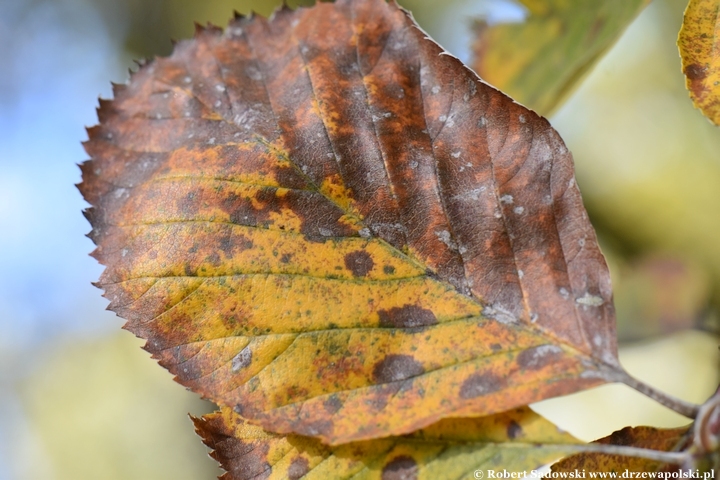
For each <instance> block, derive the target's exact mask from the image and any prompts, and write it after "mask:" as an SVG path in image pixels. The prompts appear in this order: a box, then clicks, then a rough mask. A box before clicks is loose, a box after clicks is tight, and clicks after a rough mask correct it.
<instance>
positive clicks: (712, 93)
mask: <svg viewBox="0 0 720 480" xmlns="http://www.w3.org/2000/svg"><path fill="white" fill-rule="evenodd" d="M718 11H720V1H718V0H690V2H689V3H688V6H687V9H686V10H685V17H684V19H683V24H682V28H681V29H680V34H679V36H678V48H679V49H680V57H681V59H682V68H683V73H684V74H685V84H686V86H687V89H688V91H689V92H690V98H691V99H692V101H693V104H694V105H695V107H697V108H699V109H700V111H701V112H702V113H703V115H705V116H706V117H707V118H708V119H710V121H711V122H713V123H714V124H715V125H720V49H719V47H720V22H718Z"/></svg>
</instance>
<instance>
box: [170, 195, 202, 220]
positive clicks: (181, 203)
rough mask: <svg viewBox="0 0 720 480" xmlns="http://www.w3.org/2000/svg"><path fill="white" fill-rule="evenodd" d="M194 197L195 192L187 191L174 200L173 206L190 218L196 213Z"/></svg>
mask: <svg viewBox="0 0 720 480" xmlns="http://www.w3.org/2000/svg"><path fill="white" fill-rule="evenodd" d="M195 197H196V193H195V192H189V193H188V194H187V195H185V196H183V197H180V198H179V199H178V200H177V201H176V203H175V208H177V210H178V212H181V213H183V214H185V215H187V216H188V218H192V217H193V216H195V215H196V214H197V213H198V202H196V201H195Z"/></svg>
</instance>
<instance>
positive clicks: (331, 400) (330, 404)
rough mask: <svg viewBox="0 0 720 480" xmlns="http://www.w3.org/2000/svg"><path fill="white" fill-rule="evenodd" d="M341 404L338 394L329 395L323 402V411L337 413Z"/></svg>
mask: <svg viewBox="0 0 720 480" xmlns="http://www.w3.org/2000/svg"><path fill="white" fill-rule="evenodd" d="M342 406H343V402H342V400H340V398H338V396H337V395H334V394H333V395H330V396H329V397H328V398H327V400H325V401H324V402H323V407H325V411H326V412H327V413H329V414H330V415H332V414H334V413H337V411H338V410H340V409H341V408H342Z"/></svg>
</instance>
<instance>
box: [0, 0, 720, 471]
mask: <svg viewBox="0 0 720 480" xmlns="http://www.w3.org/2000/svg"><path fill="white" fill-rule="evenodd" d="M278 3H280V2H279V1H275V0H267V1H263V0H255V1H251V0H234V1H231V0H213V1H204V2H198V1H191V0H156V1H153V2H146V1H142V0H122V1H119V0H0V44H1V45H3V47H2V48H1V49H0V65H2V67H0V72H2V74H0V252H1V253H0V480H5V479H40V478H42V479H90V478H92V479H95V478H104V479H165V478H167V479H171V478H172V479H181V480H182V479H200V478H214V476H216V475H217V474H218V473H219V471H218V470H217V468H216V466H215V462H214V461H213V460H211V459H210V458H208V457H207V450H206V449H205V447H204V446H203V445H202V444H201V442H200V440H199V438H198V437H196V436H195V434H194V432H193V429H192V425H191V423H190V421H189V419H188V417H187V414H188V412H190V413H192V414H194V415H200V414H203V413H205V412H207V411H209V410H211V409H212V405H210V404H207V403H206V402H203V401H201V400H199V399H198V398H197V396H196V395H194V394H192V393H190V392H186V391H185V389H184V388H183V387H181V386H180V385H178V384H176V383H174V382H173V381H172V380H171V376H170V374H168V373H167V372H166V371H164V370H163V369H162V368H160V367H159V366H158V365H157V364H155V362H153V361H151V360H150V358H149V355H148V354H146V353H145V352H144V351H142V350H141V349H140V348H139V347H140V346H141V345H142V343H143V342H141V341H139V340H137V339H135V338H134V337H133V336H132V335H131V334H129V333H127V332H124V331H121V330H120V327H121V326H122V323H123V322H122V321H121V320H120V319H119V318H117V317H115V316H114V315H113V314H111V313H109V312H106V311H105V306H106V304H107V302H106V301H105V300H104V299H103V298H101V296H100V291H99V290H97V289H95V288H94V287H92V285H91V282H92V281H94V280H96V279H97V278H98V276H99V275H100V272H101V270H102V269H101V267H100V266H99V265H98V264H97V263H96V262H95V261H94V260H93V259H92V258H90V257H89V256H88V253H89V252H90V251H91V250H92V249H93V245H92V243H91V242H90V240H88V239H87V238H85V237H84V234H85V233H87V232H88V231H89V229H90V227H89V224H88V223H87V222H86V221H85V219H84V218H83V216H82V215H81V211H82V209H83V208H85V207H86V206H87V205H86V204H85V203H84V201H83V200H82V198H81V196H80V194H79V193H78V191H77V190H76V188H75V187H74V186H73V185H74V184H75V183H77V182H79V181H80V172H79V169H78V168H77V166H76V164H77V163H80V162H82V161H84V160H85V159H86V154H85V153H84V152H83V150H82V147H81V144H80V142H81V141H83V140H85V139H86V135H85V131H84V128H83V127H84V126H91V125H93V124H95V123H96V121H97V118H96V114H95V111H94V109H95V107H96V106H97V98H98V96H101V97H103V98H109V97H111V88H110V81H111V80H112V81H114V82H117V83H122V82H125V81H126V80H127V69H128V68H132V67H133V65H134V64H133V59H139V58H145V57H152V56H154V55H168V54H169V53H170V52H171V43H170V39H172V38H174V39H182V38H187V37H190V36H191V35H192V32H193V21H198V22H200V23H205V22H206V21H211V22H212V23H215V24H218V25H225V24H226V23H227V21H228V19H229V18H230V17H231V15H232V12H233V10H237V11H239V12H242V13H247V12H249V11H250V10H255V11H257V12H259V13H261V14H264V15H267V14H269V13H270V12H271V11H272V10H273V9H274V8H275V6H276V5H277V4H278ZM400 3H401V4H402V5H403V6H405V7H406V8H408V9H410V10H412V11H413V13H414V16H415V18H416V20H417V21H418V22H419V23H420V25H421V26H422V27H423V28H424V29H425V30H426V31H428V32H429V33H430V34H431V36H433V37H434V38H435V39H436V40H437V41H438V42H439V43H440V44H441V45H443V46H444V47H445V48H446V49H448V50H449V51H451V52H452V53H454V54H455V55H456V56H458V57H459V58H460V59H462V60H463V61H465V62H468V61H469V60H470V56H471V49H470V45H471V43H472V38H473V24H474V22H475V20H476V19H477V18H480V17H482V18H484V19H485V21H486V22H487V23H489V24H490V25H492V24H494V23H497V22H508V21H510V22H520V21H523V19H524V18H525V17H526V15H527V14H528V12H527V11H526V10H525V9H524V8H523V7H522V6H520V5H518V4H516V3H514V2H512V1H510V0H488V1H482V0H442V1H440V0H404V1H403V0H400ZM685 3H686V2H685V1H684V0H655V1H654V2H652V3H651V4H650V6H649V7H647V8H646V9H645V10H644V11H643V12H642V13H641V14H640V16H639V17H638V18H637V19H636V20H635V21H634V22H633V23H632V24H631V26H630V27H629V28H628V29H627V31H626V32H625V33H624V34H623V35H622V36H621V38H620V40H619V41H618V42H617V43H616V44H615V45H614V46H613V47H612V49H611V50H610V51H609V52H608V54H607V55H605V56H604V57H603V58H602V60H601V61H600V62H599V63H598V64H597V66H596V67H595V68H594V69H593V70H592V71H591V73H590V74H589V76H588V77H587V78H586V79H585V80H584V81H583V82H582V83H581V84H580V86H579V88H577V90H576V91H575V92H574V93H573V95H572V96H570V97H569V99H568V100H567V101H566V102H565V103H564V104H563V105H562V106H561V107H560V108H559V109H558V110H556V112H555V113H554V114H553V116H552V117H551V122H552V123H553V125H554V126H555V128H556V129H557V130H558V131H559V132H560V134H561V135H562V137H563V138H564V139H565V141H566V143H567V144H568V146H569V147H570V149H571V151H573V154H574V156H575V160H576V164H577V175H578V182H579V184H580V187H581V190H582V192H583V196H584V198H585V201H586V205H587V207H588V209H589V211H590V213H591V219H592V221H593V224H594V225H595V226H596V228H597V229H598V233H599V235H600V237H601V243H602V246H603V250H604V252H605V253H606V256H607V258H608V262H609V264H610V267H611V271H612V274H613V282H614V285H615V292H616V293H615V295H616V304H617V310H618V331H619V335H620V340H621V360H622V361H623V364H624V365H625V366H626V368H627V369H628V370H629V372H630V373H631V374H633V375H635V376H637V377H639V378H641V379H643V380H644V381H646V382H648V383H650V384H652V385H654V386H656V387H658V388H660V389H663V390H665V391H667V392H670V393H673V394H675V395H677V396H679V397H681V398H684V399H686V400H688V401H694V402H698V403H699V402H702V401H704V400H705V399H706V398H707V397H708V396H709V395H710V394H711V393H712V392H713V391H714V390H715V388H716V387H717V384H718V380H719V379H720V378H719V377H720V375H719V372H720V368H718V367H719V365H720V361H719V357H720V356H719V354H718V347H717V345H718V331H719V330H720V329H719V328H718V322H719V320H718V319H719V318H720V316H719V315H718V311H719V310H718V306H720V130H718V129H717V128H716V127H713V126H712V125H710V123H709V122H708V121H706V120H705V119H704V118H703V117H702V115H701V114H700V113H699V112H698V111H697V110H695V109H694V108H693V107H692V104H691V102H690V100H689V98H688V96H687V93H686V91H685V88H684V78H683V76H682V74H681V71H680V61H679V58H678V54H677V48H676V47H675V39H676V36H677V32H678V30H679V28H680V24H681V22H682V12H683V9H684V6H685ZM289 4H290V5H291V6H295V5H297V4H298V2H292V1H290V2H289ZM536 409H537V410H538V411H539V412H540V413H542V414H544V415H546V416H548V417H549V418H550V419H551V420H553V421H555V422H556V423H557V424H559V425H561V426H562V427H563V428H565V429H566V430H569V431H570V432H571V433H573V434H575V435H577V436H578V437H580V438H583V439H585V440H592V439H594V438H597V437H600V436H604V435H607V434H609V433H611V432H612V431H613V430H616V429H618V428H621V427H623V426H626V425H639V424H648V425H655V426H668V427H669V426H677V425H682V424H685V423H688V422H687V420H686V419H683V418H682V417H679V416H678V415H676V414H674V413H672V412H669V411H668V410H666V409H664V408H663V407H660V406H659V405H657V404H655V403H653V402H652V401H650V400H648V399H645V398H644V397H642V396H641V395H640V394H637V393H635V392H633V391H632V390H630V389H628V388H626V387H624V386H618V385H610V386H604V387H600V388H596V389H593V390H591V391H588V392H583V393H580V394H576V395H572V396H569V397H565V398H562V399H554V400H550V401H546V402H542V403H541V404H538V405H537V406H536Z"/></svg>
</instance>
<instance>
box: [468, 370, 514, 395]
mask: <svg viewBox="0 0 720 480" xmlns="http://www.w3.org/2000/svg"><path fill="white" fill-rule="evenodd" d="M505 385H506V381H505V379H503V378H501V377H498V376H497V375H494V374H492V373H482V374H480V373H476V374H475V375H471V376H470V377H469V378H468V379H467V380H465V381H464V382H463V384H462V386H461V387H460V396H461V397H462V398H476V397H481V396H483V395H487V394H489V393H493V392H497V391H498V390H501V389H502V388H504V387H505Z"/></svg>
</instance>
